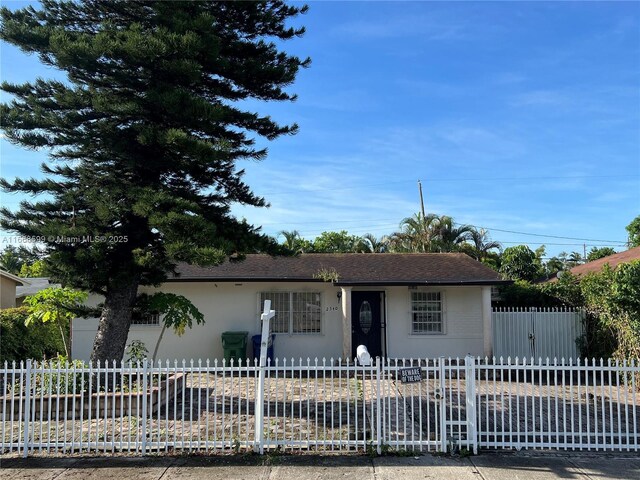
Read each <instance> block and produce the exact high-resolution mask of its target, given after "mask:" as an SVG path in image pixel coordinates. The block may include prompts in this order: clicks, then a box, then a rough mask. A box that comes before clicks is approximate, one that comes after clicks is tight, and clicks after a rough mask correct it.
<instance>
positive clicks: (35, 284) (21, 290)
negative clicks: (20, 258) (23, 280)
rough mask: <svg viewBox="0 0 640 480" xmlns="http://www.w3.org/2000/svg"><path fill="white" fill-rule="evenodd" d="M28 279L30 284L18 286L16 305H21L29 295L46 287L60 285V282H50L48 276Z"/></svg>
mask: <svg viewBox="0 0 640 480" xmlns="http://www.w3.org/2000/svg"><path fill="white" fill-rule="evenodd" d="M28 281H29V283H28V284H26V285H23V286H22V287H16V307H20V306H21V305H22V303H23V302H24V299H25V298H26V297H28V296H29V295H34V294H36V293H38V292H39V291H41V290H44V289H45V288H49V287H60V284H59V283H49V279H48V278H47V277H32V278H29V280H28Z"/></svg>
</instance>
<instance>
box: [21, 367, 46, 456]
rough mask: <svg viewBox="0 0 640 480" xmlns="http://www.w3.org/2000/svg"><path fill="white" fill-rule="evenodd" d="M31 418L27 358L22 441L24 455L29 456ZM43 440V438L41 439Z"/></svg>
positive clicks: (29, 375)
mask: <svg viewBox="0 0 640 480" xmlns="http://www.w3.org/2000/svg"><path fill="white" fill-rule="evenodd" d="M30 420H31V360H30V359H29V360H27V369H26V370H25V383H24V437H23V439H22V440H23V443H22V456H23V457H24V458H27V455H28V453H29V422H30ZM41 441H42V440H41Z"/></svg>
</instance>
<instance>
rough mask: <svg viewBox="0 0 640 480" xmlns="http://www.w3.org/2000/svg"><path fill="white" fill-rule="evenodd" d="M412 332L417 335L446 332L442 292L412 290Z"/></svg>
mask: <svg viewBox="0 0 640 480" xmlns="http://www.w3.org/2000/svg"><path fill="white" fill-rule="evenodd" d="M411 333H412V334H415V335H429V334H432V333H444V315H443V308H442V294H441V293H440V292H421V291H415V292H411Z"/></svg>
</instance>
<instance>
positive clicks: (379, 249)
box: [361, 233, 389, 253]
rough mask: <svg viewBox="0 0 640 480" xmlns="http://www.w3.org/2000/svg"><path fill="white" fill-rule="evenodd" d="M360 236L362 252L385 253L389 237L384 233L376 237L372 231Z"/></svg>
mask: <svg viewBox="0 0 640 480" xmlns="http://www.w3.org/2000/svg"><path fill="white" fill-rule="evenodd" d="M361 238H362V242H361V243H362V245H363V247H364V248H363V252H364V253H385V252H387V250H388V249H389V237H387V236H386V235H383V236H382V237H380V238H379V239H378V237H376V236H375V235H374V234H373V233H365V234H364V235H363V236H362V237H361Z"/></svg>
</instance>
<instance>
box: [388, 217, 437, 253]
mask: <svg viewBox="0 0 640 480" xmlns="http://www.w3.org/2000/svg"><path fill="white" fill-rule="evenodd" d="M437 219H438V216H437V215H434V214H432V213H430V214H428V215H426V216H423V215H422V214H421V213H416V214H415V215H413V216H412V217H407V218H404V219H403V220H402V221H401V222H400V231H398V232H395V233H394V234H392V235H391V238H390V240H389V241H390V246H391V249H392V250H393V251H395V252H413V253H427V252H431V251H433V237H434V230H433V225H434V222H435V221H436V220H437Z"/></svg>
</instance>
